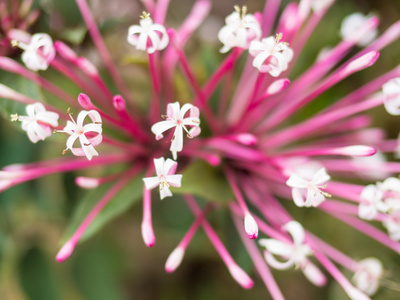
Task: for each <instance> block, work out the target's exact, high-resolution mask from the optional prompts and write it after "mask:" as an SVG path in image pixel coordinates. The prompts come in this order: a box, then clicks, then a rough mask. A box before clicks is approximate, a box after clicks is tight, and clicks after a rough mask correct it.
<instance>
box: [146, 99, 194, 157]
mask: <svg viewBox="0 0 400 300" xmlns="http://www.w3.org/2000/svg"><path fill="white" fill-rule="evenodd" d="M188 111H189V117H186V118H185V114H186V113H187V112H188ZM199 115H200V112H199V109H198V108H197V107H196V106H193V105H192V104H189V103H186V104H184V105H183V106H182V109H181V108H180V104H179V102H175V103H170V104H168V106H167V115H166V116H164V117H165V121H161V122H158V123H156V124H154V125H153V126H152V127H151V132H153V133H154V134H155V135H156V139H157V140H159V139H162V138H163V137H164V136H163V132H164V131H167V130H169V129H171V128H174V127H175V131H174V135H173V137H172V140H171V147H170V150H171V151H172V154H173V158H174V159H176V157H177V152H180V151H182V149H183V131H186V134H187V137H188V138H194V137H196V136H198V135H199V134H200V132H201V129H200V127H199V125H200V119H199ZM186 126H190V127H192V128H191V129H190V130H188V129H187V128H186Z"/></svg>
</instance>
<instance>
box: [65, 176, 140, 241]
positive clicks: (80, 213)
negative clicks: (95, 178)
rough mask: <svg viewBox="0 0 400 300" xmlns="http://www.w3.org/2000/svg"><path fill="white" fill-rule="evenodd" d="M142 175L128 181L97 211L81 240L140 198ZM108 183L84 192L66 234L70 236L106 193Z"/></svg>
mask: <svg viewBox="0 0 400 300" xmlns="http://www.w3.org/2000/svg"><path fill="white" fill-rule="evenodd" d="M142 177H143V176H142V175H138V176H136V177H135V178H134V179H132V181H131V182H130V183H128V184H127V185H126V186H125V187H124V188H123V189H122V190H121V191H120V192H119V193H118V194H117V195H116V196H115V197H114V198H113V199H112V200H111V201H110V202H109V203H108V204H107V205H106V206H105V207H104V208H103V210H102V211H101V212H100V213H99V215H98V216H97V217H96V218H95V219H94V220H93V222H92V223H91V224H90V226H89V227H88V228H87V229H86V231H85V234H84V235H83V236H82V240H86V239H88V238H90V237H91V236H93V235H94V234H95V233H96V232H97V231H99V230H100V229H101V228H102V227H103V226H104V225H105V224H107V223H108V222H110V221H111V220H113V219H114V218H115V217H117V216H119V215H121V214H123V213H124V212H125V211H127V210H128V209H129V208H130V207H131V206H132V205H133V204H134V203H135V202H136V201H137V200H139V199H140V198H141V195H142V190H143V181H142ZM110 186H111V185H110V184H106V185H101V186H99V187H98V188H96V189H95V190H92V191H90V192H88V193H87V194H86V196H85V197H84V198H83V199H82V200H81V202H80V203H79V205H78V206H77V208H76V210H75V212H74V214H73V217H72V221H71V223H70V224H69V225H68V228H67V231H66V232H67V236H66V237H70V236H71V235H72V234H73V233H74V232H75V230H76V229H77V228H78V227H79V225H80V224H81V223H82V221H83V220H84V219H85V217H86V216H87V215H88V213H89V212H90V211H91V210H92V209H93V207H94V206H95V205H96V204H97V203H98V202H99V201H100V199H101V198H102V197H103V196H104V195H105V193H107V191H108V189H109V188H110Z"/></svg>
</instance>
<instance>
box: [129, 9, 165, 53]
mask: <svg viewBox="0 0 400 300" xmlns="http://www.w3.org/2000/svg"><path fill="white" fill-rule="evenodd" d="M140 18H141V20H140V25H132V26H131V27H129V30H128V43H130V44H131V45H133V46H136V49H138V50H143V51H147V52H148V53H153V52H155V51H156V50H158V51H160V50H163V49H165V47H167V45H168V42H169V37H168V34H167V31H166V29H165V27H164V26H162V25H161V24H154V23H153V19H152V18H151V17H150V14H149V13H146V12H143V13H142V15H141V17H140Z"/></svg>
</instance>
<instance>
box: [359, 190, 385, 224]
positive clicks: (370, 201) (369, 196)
mask: <svg viewBox="0 0 400 300" xmlns="http://www.w3.org/2000/svg"><path fill="white" fill-rule="evenodd" d="M383 195H384V193H383V191H382V189H380V188H379V187H377V186H376V185H374V184H369V185H367V186H366V187H365V188H364V189H363V190H362V192H361V195H360V198H361V202H360V205H359V206H358V216H359V217H360V218H362V219H365V220H372V219H374V218H375V216H376V214H377V213H378V211H381V212H386V211H387V210H388V207H387V205H386V204H385V203H384V202H383Z"/></svg>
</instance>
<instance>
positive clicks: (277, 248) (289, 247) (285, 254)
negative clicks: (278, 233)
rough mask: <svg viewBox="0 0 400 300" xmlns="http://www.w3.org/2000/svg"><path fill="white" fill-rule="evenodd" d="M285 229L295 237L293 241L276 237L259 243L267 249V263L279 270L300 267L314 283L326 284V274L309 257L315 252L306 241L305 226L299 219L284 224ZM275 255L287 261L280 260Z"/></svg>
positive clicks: (261, 240)
mask: <svg viewBox="0 0 400 300" xmlns="http://www.w3.org/2000/svg"><path fill="white" fill-rule="evenodd" d="M283 229H284V230H285V231H287V232H288V233H289V234H290V235H291V237H292V239H293V242H292V243H288V242H283V241H280V240H276V239H260V241H259V244H260V245H261V246H263V247H265V249H266V251H265V252H264V257H265V260H266V261H267V263H268V264H269V265H270V266H271V267H273V268H275V269H278V270H286V269H289V268H291V267H293V266H296V267H299V268H301V270H302V271H303V273H304V275H305V276H306V277H307V279H308V280H310V281H311V282H312V283H313V284H315V285H317V286H322V285H324V284H325V283H326V278H325V275H324V274H323V273H322V272H321V271H320V270H319V269H318V268H317V267H316V266H315V265H314V264H313V263H311V262H310V261H309V260H308V258H307V256H310V255H312V254H313V251H312V249H311V247H310V246H309V245H308V244H306V243H305V242H304V239H305V233H304V229H303V226H301V224H300V223H299V222H297V221H290V222H288V223H287V224H286V225H285V226H283ZM274 255H277V256H279V257H281V258H283V259H285V260H286V261H284V262H282V261H280V260H279V261H278V260H277V259H276V258H275V257H274Z"/></svg>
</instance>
